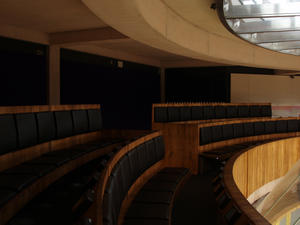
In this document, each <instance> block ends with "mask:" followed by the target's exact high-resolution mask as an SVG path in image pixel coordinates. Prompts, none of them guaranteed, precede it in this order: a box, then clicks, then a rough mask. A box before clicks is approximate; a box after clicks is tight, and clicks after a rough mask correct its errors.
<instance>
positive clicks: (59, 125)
mask: <svg viewBox="0 0 300 225" xmlns="http://www.w3.org/2000/svg"><path fill="white" fill-rule="evenodd" d="M54 117H55V123H56V134H57V138H64V137H69V136H72V134H73V123H72V116H71V112H70V111H56V112H54Z"/></svg>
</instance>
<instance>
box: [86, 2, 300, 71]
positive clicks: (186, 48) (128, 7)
mask: <svg viewBox="0 0 300 225" xmlns="http://www.w3.org/2000/svg"><path fill="white" fill-rule="evenodd" d="M82 1H83V2H84V3H85V4H86V5H87V6H88V7H89V8H90V10H92V11H93V12H94V13H95V14H96V15H97V16H98V17H99V18H100V19H102V20H103V21H104V22H105V23H107V24H108V25H110V26H112V27H113V28H115V29H117V30H119V31H120V32H122V33H124V34H125V35H127V36H129V37H131V38H132V39H134V40H137V41H140V42H142V43H144V44H147V45H150V46H152V47H155V48H158V49H163V50H165V51H168V52H171V53H174V54H178V55H183V56H187V57H191V58H195V59H200V60H206V61H213V62H219V63H227V64H238V65H244V66H255V67H269V68H275V69H289V70H300V64H299V58H298V57H296V56H291V55H285V54H282V53H277V52H272V51H270V50H266V49H264V48H261V47H257V46H253V45H251V44H249V43H248V42H246V41H243V40H240V39H239V38H237V37H235V36H234V35H232V34H230V32H229V31H227V30H226V29H225V28H224V27H223V26H222V24H221V22H220V21H219V20H218V17H217V12H216V11H214V10H211V9H210V5H211V3H212V1H211V0H201V1H196V0H189V1H184V0H172V1H171V0H151V1H144V0H131V1H128V0H114V1H111V0H82Z"/></svg>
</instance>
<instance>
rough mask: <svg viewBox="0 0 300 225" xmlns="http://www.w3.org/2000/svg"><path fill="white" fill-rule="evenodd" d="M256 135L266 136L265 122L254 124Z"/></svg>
mask: <svg viewBox="0 0 300 225" xmlns="http://www.w3.org/2000/svg"><path fill="white" fill-rule="evenodd" d="M254 134H255V135H261V134H265V123H264V122H255V123H254Z"/></svg>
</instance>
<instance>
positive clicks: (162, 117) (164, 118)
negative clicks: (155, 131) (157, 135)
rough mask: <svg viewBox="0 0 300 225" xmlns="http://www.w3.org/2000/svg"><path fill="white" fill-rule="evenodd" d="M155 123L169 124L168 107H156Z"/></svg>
mask: <svg viewBox="0 0 300 225" xmlns="http://www.w3.org/2000/svg"><path fill="white" fill-rule="evenodd" d="M154 121H155V122H157V123H159V122H168V108H167V107H155V108H154Z"/></svg>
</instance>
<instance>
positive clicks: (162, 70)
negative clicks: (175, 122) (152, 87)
mask: <svg viewBox="0 0 300 225" xmlns="http://www.w3.org/2000/svg"><path fill="white" fill-rule="evenodd" d="M160 102H161V103H165V102H166V74H165V68H164V67H161V68H160Z"/></svg>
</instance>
